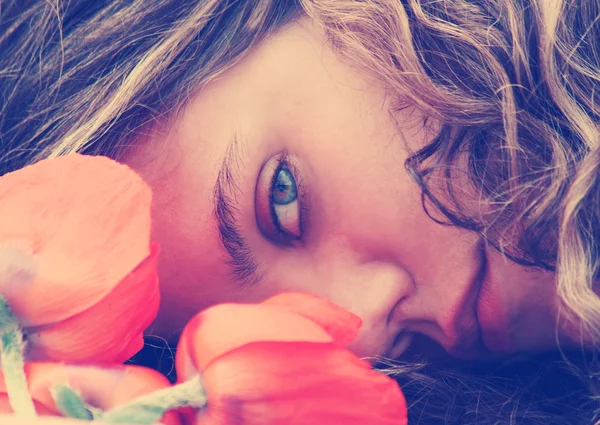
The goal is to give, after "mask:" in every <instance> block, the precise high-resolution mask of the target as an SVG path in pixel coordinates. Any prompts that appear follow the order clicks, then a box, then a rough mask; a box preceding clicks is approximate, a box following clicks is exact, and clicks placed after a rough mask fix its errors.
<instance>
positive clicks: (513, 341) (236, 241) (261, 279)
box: [123, 20, 577, 358]
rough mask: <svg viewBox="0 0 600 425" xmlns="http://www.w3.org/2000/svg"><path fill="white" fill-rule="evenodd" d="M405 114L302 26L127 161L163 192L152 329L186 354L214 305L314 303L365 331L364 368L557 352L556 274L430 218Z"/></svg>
mask: <svg viewBox="0 0 600 425" xmlns="http://www.w3.org/2000/svg"><path fill="white" fill-rule="evenodd" d="M389 107H390V99H389V98H388V97H387V96H386V93H385V90H384V88H383V87H382V86H381V85H380V84H378V82H377V81H375V80H374V79H372V78H370V77H369V76H368V75H366V74H364V73H362V72H359V71H358V70H357V69H355V68H353V67H352V66H349V65H348V64H346V63H345V62H342V61H341V60H340V59H339V57H337V56H336V54H335V53H334V52H333V51H332V50H331V48H330V47H329V46H328V45H327V43H326V41H325V40H324V38H323V37H322V35H321V33H320V32H319V30H318V29H317V28H316V27H314V26H312V25H311V23H310V22H308V21H306V20H301V21H299V22H298V23H296V24H294V25H292V26H290V27H288V28H287V29H285V30H284V31H281V32H280V33H278V34H277V35H275V36H273V37H271V38H270V39H269V40H267V41H266V42H264V43H263V44H262V45H261V46H260V47H259V48H257V49H255V50H254V51H253V52H252V53H251V54H250V55H249V56H248V57H247V58H246V59H245V60H244V61H242V62H241V63H239V64H238V65H236V66H235V67H234V68H232V69H230V70H229V71H228V72H226V73H224V74H222V75H220V76H219V77H218V78H217V79H215V80H214V81H213V82H211V83H210V84H209V85H207V86H205V87H202V88H201V90H200V91H199V92H198V93H197V95H195V96H194V97H192V98H191V99H190V100H189V102H188V103H187V104H186V106H185V108H184V110H183V112H182V114H181V115H179V116H177V117H176V119H175V121H174V123H173V126H172V127H169V131H168V132H163V131H155V132H151V135H150V136H148V137H147V138H145V139H144V140H140V143H138V144H137V146H136V147H135V148H134V149H132V150H130V151H129V152H128V153H127V155H125V156H124V158H123V160H124V162H126V163H128V164H129V165H130V166H132V167H133V168H134V169H135V170H137V171H138V172H139V173H140V174H141V175H142V176H143V177H144V178H145V179H146V180H147V181H148V182H149V184H150V185H151V187H152V189H153V191H154V205H153V214H154V229H153V232H154V239H155V240H156V241H158V242H159V243H160V244H161V245H162V251H161V263H160V277H161V282H162V292H163V303H162V308H161V311H160V314H159V317H158V319H157V321H156V323H155V327H154V328H153V329H152V330H151V332H152V333H155V334H160V335H162V336H164V337H166V338H167V339H169V340H171V341H173V340H174V339H176V337H177V336H178V333H179V331H180V330H181V329H182V327H183V326H184V324H185V323H186V321H187V320H189V319H190V318H191V317H192V316H193V315H194V314H195V313H196V312H198V311H199V310H201V309H203V308H205V307H207V306H210V305H212V304H216V303H222V302H257V301H261V300H263V299H265V298H267V297H269V296H271V295H273V294H275V293H278V292H282V291H307V292H312V293H315V294H317V295H320V296H324V297H326V298H329V299H330V300H332V301H333V302H335V303H336V304H338V305H340V306H342V307H344V308H346V309H348V310H350V311H352V312H354V313H355V314H357V315H358V316H360V317H361V318H362V320H363V328H362V331H361V334H360V335H359V337H358V339H357V340H356V342H355V343H354V345H353V346H352V347H351V348H352V349H354V350H355V351H356V352H357V353H358V354H359V355H361V356H373V355H377V354H378V355H387V356H389V357H396V356H398V355H399V354H400V352H401V351H402V350H403V349H404V348H405V347H406V345H407V344H408V343H409V341H410V339H411V337H412V336H413V335H415V334H420V335H425V336H427V337H429V338H431V339H433V340H434V341H436V342H437V343H439V345H441V346H442V347H443V348H445V349H446V350H447V351H448V352H449V353H450V354H452V355H454V356H457V357H463V358H473V357H488V356H494V355H506V354H510V353H514V352H519V351H537V350H544V349H549V348H551V347H553V346H555V344H556V342H555V327H556V319H557V310H558V308H557V304H556V302H555V282H554V277H553V276H552V275H550V274H545V273H543V272H540V271H536V270H531V269H525V268H523V267H520V266H518V265H516V264H514V263H511V262H509V261H508V260H505V259H503V258H502V257H501V255H500V254H498V253H497V252H495V251H494V250H491V249H488V248H486V247H485V245H484V243H483V241H482V240H481V239H480V238H479V237H478V236H477V235H475V234H473V233H470V232H467V231H465V230H462V229H458V228H453V227H447V226H442V225H439V224H437V223H435V222H434V221H433V220H431V219H430V218H429V217H428V216H427V214H426V213H425V211H424V210H423V208H422V204H421V191H420V189H419V188H418V187H417V185H416V184H415V183H414V181H413V180H412V179H411V177H410V176H409V175H408V173H407V172H406V170H405V168H404V162H405V160H406V159H407V158H408V156H409V152H410V151H411V150H415V149H418V148H419V147H420V146H422V145H423V144H424V143H426V142H427V141H428V140H429V138H430V137H431V134H428V133H427V132H426V131H425V130H423V127H422V123H423V118H424V117H423V116H422V115H421V114H420V113H419V112H417V111H416V110H413V109H404V110H402V111H400V112H398V113H395V114H394V115H391V114H390V113H389V112H388V109H389ZM240 320H243V318H240ZM559 333H560V334H562V336H564V337H566V340H567V341H568V340H573V339H575V337H576V336H577V335H575V333H574V332H572V331H571V330H570V329H568V328H567V327H566V325H564V326H560V328H559ZM569 336H570V337H571V338H569Z"/></svg>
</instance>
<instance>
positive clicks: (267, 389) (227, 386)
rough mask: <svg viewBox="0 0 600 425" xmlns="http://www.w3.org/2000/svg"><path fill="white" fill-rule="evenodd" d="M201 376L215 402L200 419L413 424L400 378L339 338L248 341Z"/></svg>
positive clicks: (202, 424)
mask: <svg viewBox="0 0 600 425" xmlns="http://www.w3.org/2000/svg"><path fill="white" fill-rule="evenodd" d="M182 378H185V377H182ZM203 379H204V383H205V387H206V392H207V396H208V400H209V403H208V408H207V410H206V411H201V412H199V413H198V414H197V418H196V421H195V424H194V425H208V424H210V425H212V424H229V423H243V424H244V425H259V424H269V425H284V424H285V425H288V424H294V425H322V424H344V425H364V424H369V425H392V424H393V425H405V424H406V422H407V410H406V401H405V399H404V396H403V394H402V392H401V391H400V389H399V387H398V384H397V383H396V382H395V381H393V380H392V379H391V378H389V377H387V376H385V375H383V374H380V373H378V372H376V371H374V370H371V368H370V366H369V364H368V363H367V362H364V361H362V360H360V359H359V358H358V357H356V356H355V355H354V354H352V353H350V352H349V351H348V350H345V349H341V348H339V347H336V346H335V345H334V344H315V343H270V342H265V343H258V342H257V343H254V344H249V345H246V346H244V347H242V348H239V349H238V350H235V351H231V352H229V353H227V354H225V355H223V356H221V357H220V358H219V360H218V361H215V362H213V363H212V364H211V365H210V366H209V367H208V368H207V370H205V371H204V373H203Z"/></svg>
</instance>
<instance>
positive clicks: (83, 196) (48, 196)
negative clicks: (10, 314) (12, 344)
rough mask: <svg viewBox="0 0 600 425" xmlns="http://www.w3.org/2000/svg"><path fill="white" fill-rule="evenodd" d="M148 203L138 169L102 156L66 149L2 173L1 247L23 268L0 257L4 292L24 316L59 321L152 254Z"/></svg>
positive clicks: (25, 320)
mask: <svg viewBox="0 0 600 425" xmlns="http://www.w3.org/2000/svg"><path fill="white" fill-rule="evenodd" d="M150 203H151V192H150V188H149V187H148V186H147V185H146V184H145V183H144V182H143V181H142V179H141V178H140V177H139V176H138V175H137V174H136V173H135V172H133V171H132V170H131V169H130V168H128V167H127V166H125V165H122V164H119V163H117V162H115V161H112V160H109V159H108V158H103V157H90V156H83V155H76V154H73V155H67V156H64V157H59V158H54V159H49V160H44V161H40V162H38V163H36V164H34V165H31V166H28V167H25V168H23V169H21V170H18V171H15V172H13V173H10V174H7V175H4V176H2V177H1V178H0V205H1V208H0V250H5V251H7V252H9V253H11V254H10V255H11V256H14V255H16V256H17V257H20V258H21V260H22V261H21V262H20V263H19V264H17V265H16V266H23V267H24V270H18V269H17V270H15V269H14V268H13V269H12V271H11V269H10V267H9V266H11V265H10V264H8V265H7V264H0V271H3V272H4V276H2V278H0V292H1V293H2V294H3V295H4V296H5V297H6V298H7V300H8V302H9V304H10V306H11V308H12V309H13V310H14V312H15V313H16V315H17V317H18V318H19V321H20V322H21V323H22V324H23V325H25V326H39V325H44V324H48V323H56V322H58V321H60V320H64V319H67V318H69V317H72V316H74V315H76V314H78V313H81V312H82V311H85V310H87V309H89V308H90V307H91V306H92V305H94V304H96V303H97V302H98V301H99V300H100V299H102V298H103V297H104V296H106V295H107V294H108V293H109V292H110V291H112V290H113V288H114V287H115V286H116V285H118V284H119V282H121V281H122V280H123V279H124V278H125V276H127V275H128V274H129V273H130V272H131V271H132V270H133V269H134V268H135V267H137V266H138V264H140V263H141V262H142V261H143V260H144V259H145V258H147V257H148V256H149V254H150ZM15 251H16V254H15ZM13 254H14V255H13ZM0 257H4V259H3V260H2V261H5V259H6V257H7V256H2V255H0ZM9 273H12V274H9ZM7 274H8V275H7ZM122 313H123V314H124V313H126V312H123V311H116V310H115V311H114V314H122Z"/></svg>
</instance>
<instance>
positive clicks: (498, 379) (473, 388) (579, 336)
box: [0, 0, 600, 424]
mask: <svg viewBox="0 0 600 425" xmlns="http://www.w3.org/2000/svg"><path fill="white" fill-rule="evenodd" d="M599 17H600V7H599V5H598V2H597V0H580V1H578V2H570V3H567V2H563V1H560V0H552V1H550V0H490V1H481V0H452V1H440V0H435V1H433V0H431V1H429V0H421V1H418V0H402V1H401V0H385V1H382V0H372V1H365V0H362V1H351V0H299V1H295V0H237V1H236V0H194V1H181V0H152V1H149V0H146V1H118V0H106V1H94V2H88V1H84V0H72V1H70V2H64V3H63V2H48V1H36V0H31V1H18V2H15V1H3V2H2V3H0V51H1V52H2V55H1V57H0V79H1V81H0V90H1V99H2V104H1V105H2V106H1V109H0V111H1V112H0V125H1V127H0V136H1V137H2V139H1V140H2V142H1V149H2V155H0V158H2V162H1V163H0V170H1V171H0V174H3V173H6V172H9V171H12V170H15V169H17V168H19V167H22V166H24V165H26V164H28V163H31V162H33V161H36V160H39V159H40V158H45V157H52V156H57V155H63V154H67V153H69V152H75V151H78V152H82V153H88V154H101V155H107V156H110V157H113V158H115V159H117V160H119V161H122V162H124V163H126V164H128V165H130V166H131V167H132V168H133V169H134V170H136V171H137V172H138V173H139V174H140V175H141V176H142V177H143V178H144V179H145V180H146V181H147V182H148V183H149V184H150V186H151V187H152V189H153V193H154V201H153V238H154V240H156V241H158V242H159V243H160V244H161V246H162V254H161V263H160V277H161V285H162V289H161V290H162V298H163V305H162V307H161V311H160V314H159V317H158V319H157V321H156V323H155V324H154V326H153V328H152V329H151V333H152V334H153V335H158V336H160V337H161V338H164V339H166V340H167V341H168V342H169V343H175V342H176V341H177V337H178V332H179V331H180V330H181V328H182V326H183V325H184V324H185V323H186V322H187V320H189V319H190V318H191V317H192V316H193V315H194V314H195V313H196V312H197V311H198V310H200V309H202V308H205V307H207V306H209V305H212V304H215V303H220V302H246V301H247V302H254V301H260V300H262V299H265V298H266V297H269V296H271V295H273V294H275V293H277V292H281V291H290V290H301V291H308V292H313V293H316V294H317V295H321V296H324V297H327V298H329V299H331V300H332V301H333V302H335V303H336V304H338V305H340V306H342V307H344V308H346V309H348V310H350V311H352V312H354V313H355V314H357V315H359V316H360V317H361V319H362V320H363V323H364V324H363V328H362V330H361V334H360V335H359V337H358V338H357V340H356V341H355V342H354V344H353V346H352V347H351V348H352V349H353V350H354V351H355V352H356V353H358V354H359V355H361V356H364V357H369V358H372V359H374V362H375V360H376V359H380V360H381V359H401V360H402V359H404V360H406V361H408V360H411V362H407V363H405V365H404V366H402V364H399V365H396V366H394V368H393V369H392V370H391V372H392V373H395V374H396V375H397V376H398V379H399V380H400V382H401V383H402V386H403V389H404V391H405V392H406V393H407V397H408V399H409V405H410V403H412V404H413V405H412V406H411V407H410V408H409V412H410V414H411V415H412V416H413V423H482V424H484V423H498V422H500V423H509V422H510V423H512V422H511V421H517V422H515V423H526V422H518V421H525V420H529V421H530V422H531V423H536V422H535V421H539V422H540V423H551V422H552V421H555V422H556V423H565V422H569V423H590V422H592V421H594V420H599V417H598V409H599V407H598V402H597V399H595V400H596V401H594V394H596V393H594V391H595V389H594V385H595V379H597V378H595V376H596V375H595V374H594V367H595V364H594V362H595V361H596V360H597V359H596V357H595V350H596V348H597V346H598V343H599V342H600V298H598V293H599V292H600V288H599V287H598V285H597V284H596V282H597V278H598V260H599V248H600V247H599V246H598V243H599V241H600V239H599V236H598V235H600V212H599V211H600V210H599V209H598V202H599V199H598V197H599V196H600V192H599V185H598V183H599V182H598V177H597V174H598V171H597V170H598V167H599V165H600V147H599V142H600V129H599V123H600V109H599V108H598V105H599V104H600V99H599V96H600V94H599V93H600V90H598V89H599V78H598V76H599V75H600V62H599V60H598V58H599V57H600V34H599V33H600V28H599V25H598V19H599ZM411 342H412V345H411ZM409 346H410V347H411V348H410V350H409V352H408V353H406V351H407V348H408V347H409ZM433 346H435V347H441V349H443V351H445V352H446V353H447V354H448V355H449V357H452V358H456V359H461V360H475V362H469V363H464V364H463V363H461V362H457V363H456V364H450V365H449V366H448V367H445V366H444V364H445V363H446V362H447V360H446V359H442V358H434V359H432V360H431V365H433V368H434V369H432V368H431V367H430V366H427V367H426V368H425V370H417V369H418V368H416V366H415V365H416V364H417V363H416V359H415V354H414V353H418V352H420V351H423V352H424V354H426V355H429V356H430V357H436V355H435V352H436V349H435V348H432V347H433ZM559 351H560V352H563V353H564V357H565V358H567V356H568V355H569V356H570V359H569V362H568V363H566V362H563V363H561V364H562V365H563V366H564V365H566V364H569V365H571V366H570V372H569V373H566V372H565V373H564V374H561V373H560V372H558V371H555V370H553V369H556V368H557V366H556V365H557V363H556V359H555V357H556V356H552V355H549V354H545V353H551V352H559ZM540 353H543V354H541V356H542V357H532V356H533V355H540ZM569 353H571V354H569ZM440 357H441V356H440ZM507 359H509V360H511V362H510V363H506V362H507ZM517 359H518V360H520V362H517V363H515V361H516V360H517ZM532 359H534V360H532ZM540 359H542V360H540ZM590 359H591V360H592V361H591V362H590ZM575 362H577V363H579V364H581V365H575V364H574V363H575ZM584 363H585V364H584ZM507 364H508V365H509V366H506V365H507ZM532 364H536V365H539V366H536V367H535V368H533V369H534V370H535V371H536V373H535V374H533V376H531V375H530V376H528V375H527V374H526V372H530V371H531V370H532V368H531V365H532ZM498 365H505V366H503V367H500V366H498ZM548 365H550V366H548ZM467 372H468V373H470V374H471V375H464V373H467ZM578 374H580V375H582V376H583V378H581V379H580V378H579V376H578ZM456 377H458V378H456ZM507 377H511V379H512V380H507V379H506V378H507ZM536 377H542V378H543V379H550V381H548V382H550V385H551V386H560V387H561V389H563V390H564V391H557V392H552V391H548V389H547V388H544V387H548V386H549V384H548V382H545V381H543V380H542V381H541V383H540V381H539V379H538V380H536V379H534V378H536ZM548 377H550V378H548ZM454 378H455V379H454ZM536 383H539V385H537V387H536V388H537V389H536V390H535V391H532V394H533V395H531V394H525V395H523V394H518V393H517V391H518V390H519V389H520V388H519V387H520V386H521V385H531V386H534V385H536ZM456 386H458V387H456ZM449 387H450V388H449ZM566 397H570V398H566ZM534 402H535V403H537V404H535V405H532V404H531V403H534ZM457 406H458V407H457ZM440 421H446V422H440ZM453 421H454V422H453Z"/></svg>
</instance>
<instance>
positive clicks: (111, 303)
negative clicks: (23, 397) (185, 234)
mask: <svg viewBox="0 0 600 425" xmlns="http://www.w3.org/2000/svg"><path fill="white" fill-rule="evenodd" d="M158 251H159V249H158V245H156V244H155V245H153V248H152V253H151V255H150V257H148V258H147V259H146V260H145V261H143V262H142V263H141V264H140V265H139V266H138V267H137V268H136V269H135V270H134V271H132V272H131V273H130V274H129V275H127V276H126V277H125V278H124V279H123V280H122V281H121V282H120V283H119V284H118V285H117V286H116V287H115V288H114V289H113V290H112V291H111V292H110V293H108V294H107V295H106V296H105V297H104V298H103V299H102V300H100V301H99V302H98V303H97V304H96V305H94V306H92V307H91V308H90V309H88V310H86V311H84V312H83V313H80V314H78V315H76V316H74V317H71V318H69V319H67V320H65V321H63V322H60V323H58V324H56V325H53V326H49V327H43V328H41V329H38V330H35V329H33V330H31V331H30V333H29V334H28V341H29V345H30V348H31V349H30V350H29V352H28V359H29V360H33V361H47V360H60V361H65V362H77V361H86V360H93V361H94V362H95V363H122V362H124V361H125V360H127V359H129V358H130V357H132V356H133V355H134V354H135V353H137V352H138V351H139V350H141V349H142V347H143V344H144V340H143V332H144V330H145V329H146V328H147V327H148V326H149V325H150V323H152V321H153V320H154V318H155V317H156V313H157V311H158V307H159V303H160V296H159V288H158V275H157V261H158ZM119 312H120V314H119Z"/></svg>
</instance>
